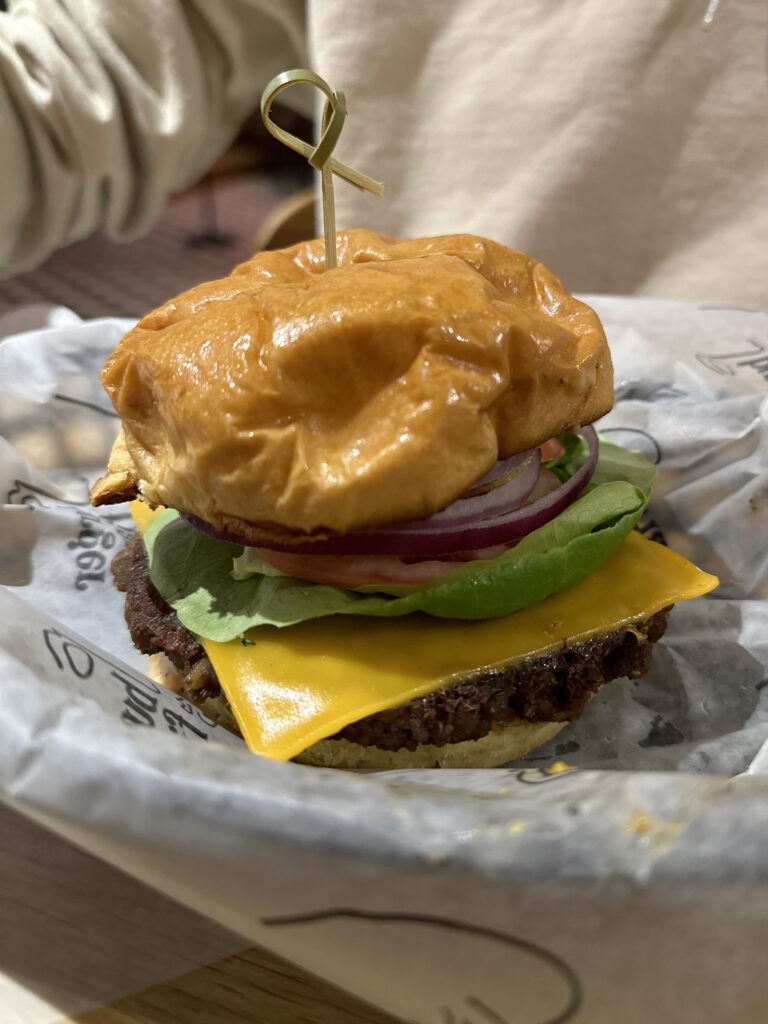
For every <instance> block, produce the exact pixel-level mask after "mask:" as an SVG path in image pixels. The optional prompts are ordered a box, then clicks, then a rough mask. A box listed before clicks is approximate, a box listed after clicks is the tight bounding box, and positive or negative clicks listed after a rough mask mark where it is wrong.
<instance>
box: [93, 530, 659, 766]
mask: <svg viewBox="0 0 768 1024" xmlns="http://www.w3.org/2000/svg"><path fill="white" fill-rule="evenodd" d="M112 572H113V574H114V577H115V583H116V585H117V587H118V589H119V590H122V591H124V592H125V595H126V600H125V618H126V622H127V623H128V629H129V630H130V633H131V637H132V638H133V642H134V644H135V645H136V647H137V648H138V649H139V650H140V651H141V652H142V653H143V654H156V653H157V652H159V651H162V652H163V653H165V654H166V655H167V657H168V658H169V659H170V660H171V662H172V663H173V665H174V667H175V668H176V669H177V670H178V672H179V674H180V676H181V679H182V682H183V688H184V694H185V696H186V697H187V698H188V699H189V700H191V701H192V702H194V703H198V704H200V703H202V702H203V701H205V700H206V699H209V698H217V697H220V696H222V693H221V687H220V685H219V681H218V679H217V678H216V673H215V672H214V670H213V666H212V665H211V663H210V661H209V660H208V657H207V656H206V653H205V651H204V649H203V647H202V646H201V644H200V643H198V641H197V638H196V637H195V636H194V635H193V634H192V633H190V632H189V630H188V629H186V627H185V626H183V625H182V624H181V622H179V620H178V618H177V617H176V614H175V612H174V611H173V610H172V609H171V608H170V607H169V606H168V605H167V604H166V603H165V601H164V600H163V598H162V597H161V596H160V594H159V593H158V592H157V590H155V588H154V586H153V585H152V582H151V580H150V578H149V570H148V565H147V557H146V554H145V551H144V545H143V544H142V541H141V537H140V536H139V535H138V534H137V535H136V536H134V537H132V538H131V540H130V541H129V542H128V544H127V546H126V547H125V548H124V550H123V551H121V552H120V553H119V554H118V555H116V556H115V558H114V560H113V562H112ZM668 613H669V608H665V609H663V610H662V611H660V612H657V613H656V614H655V615H652V616H651V617H650V618H649V619H646V620H644V621H642V622H637V623H634V624H633V625H631V626H626V627H623V628H622V629H618V630H616V631H614V632H613V633H607V634H604V635H601V636H596V637H593V638H591V639H588V640H582V641H579V642H577V643H572V644H570V643H567V642H565V643H563V644H562V645H561V646H560V647H558V648H556V649H555V650H553V651H549V652H547V653H546V654H540V655H537V656H535V657H531V658H527V659H525V660H524V661H521V662H518V663H516V664H513V665H503V666H501V667H499V668H487V669H479V670H478V671H477V672H474V673H472V674H471V675H467V676H465V677H463V678H462V679H461V681H460V682H455V683H453V684H452V685H451V686H449V687H448V688H446V689H444V690H438V691H436V692H435V693H430V694H428V695H427V696H425V697H418V698H416V699H415V700H411V701H408V703H407V704H402V705H401V706H400V707H397V708H392V709H391V710H389V711H379V712H377V713H376V714H374V715H369V716H368V717H367V718H362V719H360V721H359V722H353V723H352V724H351V725H348V726H346V727H345V728H344V729H342V730H341V731H340V732H338V733H336V735H335V736H333V737H329V738H331V739H345V740H349V741H350V742H352V743H360V744H362V745H373V746H376V747H380V748H382V749H384V750H400V749H401V748H403V747H404V748H405V749H406V750H415V748H416V747H417V746H418V745H419V744H421V743H433V744H435V745H437V746H441V745H443V744H445V743H460V742H462V741H463V740H476V739H480V738H481V737H482V736H485V735H486V734H487V733H488V732H490V730H491V728H492V726H493V725H494V724H505V723H509V722H512V721H515V720H521V719H522V720H524V721H528V722H565V721H570V720H572V719H574V718H578V716H579V715H580V714H581V711H582V709H583V708H584V705H585V704H586V702H587V700H588V699H589V698H590V697H591V696H592V694H594V693H596V692H597V690H598V689H599V688H600V687H601V686H602V685H603V683H607V682H610V680H612V679H618V678H620V677H622V676H630V677H633V678H637V677H638V676H642V675H645V673H646V672H648V670H649V669H650V667H651V660H652V649H653V644H654V643H655V642H656V641H657V640H658V639H659V637H661V636H662V634H663V633H664V630H665V629H666V627H667V615H668Z"/></svg>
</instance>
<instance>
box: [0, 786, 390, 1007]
mask: <svg viewBox="0 0 768 1024" xmlns="http://www.w3.org/2000/svg"><path fill="white" fill-rule="evenodd" d="M0 1021H1V1022H2V1024H272V1022H275V1024H278V1022H279V1024H354V1022H359V1024H396V1022H395V1021H394V1018H392V1017H390V1016H388V1015H386V1014H383V1013H381V1012H379V1011H378V1010H376V1009H374V1008H372V1007H369V1006H367V1005H366V1004H364V1003H361V1002H360V1001H359V1000H357V999H356V998H354V997H353V996H350V995H347V994H346V993H344V992H342V991H340V990H339V989H337V988H335V987H334V986H332V985H329V984H326V983H325V982H323V981H321V980H319V979H317V978H314V977H312V976H310V975H308V974H307V973H306V972H304V971H302V970H301V969H300V968H297V967H295V966H293V965H292V964H289V963H288V962H286V961H285V960H282V959H280V958H278V957H276V956H274V955H273V954H271V953H269V952H267V951H266V950H262V949H256V948H253V947H252V946H251V944H250V943H249V942H248V940H247V939H244V938H243V937H242V936H240V935H236V934H234V933H232V932H230V931H228V930H226V929H224V928H222V927H220V926H219V925H217V924H215V923H214V922H213V921H210V920H209V919H207V918H204V917H202V916H200V915H199V914H196V913H194V912H192V911H190V910H187V909H186V908H184V907H181V906H179V905H178V904H176V903H174V902H173V901H171V900H169V899H166V898H165V897H164V896H161V895H159V894H158V893H156V892H155V891H154V890H152V889H149V888H148V887H146V886H144V885H142V884H141V883H139V882H137V881H135V880H134V879H133V878H130V877H129V876H127V875H124V874H123V873H122V872H120V871H117V870H116V869H114V868H112V867H110V866H109V865H107V864H104V863H103V862H101V861H99V860H96V859H95V858H93V857H91V856H90V855H88V854H86V853H84V852H82V851H81V850H79V849H77V848H75V847H74V846H72V845H71V844H70V843H68V842H66V841H64V840H62V839H60V838H59V837H58V836H55V835H53V834H52V833H50V832H48V831H47V830H45V829H43V828H41V827H40V826H38V825H36V824H34V823H33V822H31V821H29V820H28V819H26V818H24V817H22V816H20V815H18V814H17V813H15V812H13V811H11V810H9V809H7V808H5V807H3V806H2V805H0Z"/></svg>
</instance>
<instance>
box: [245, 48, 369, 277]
mask: <svg viewBox="0 0 768 1024" xmlns="http://www.w3.org/2000/svg"><path fill="white" fill-rule="evenodd" d="M298 84H305V85H313V86H315V88H317V89H320V91H321V92H322V93H323V94H324V96H325V106H324V108H323V117H322V122H321V131H320V141H319V142H318V144H317V145H316V146H312V145H310V143H308V142H305V141H304V140H303V139H300V138H298V137H297V136H296V135H291V133H290V132H287V131H285V129H283V128H280V127H279V125H276V124H275V122H274V121H273V120H272V118H271V117H270V116H269V111H270V108H271V106H272V103H273V101H274V100H275V98H276V97H277V96H279V95H280V93H281V92H283V91H284V90H285V89H289V88H290V87H291V86H292V85H298ZM346 116H347V101H346V99H345V97H344V93H343V92H340V91H338V90H334V89H331V87H330V85H328V83H327V82H326V81H325V79H323V78H321V77H320V76H319V75H316V74H315V72H314V71H308V70H307V69H306V68H296V69H294V70H293V71H283V72H282V74H280V75H276V76H275V78H273V79H272V81H271V82H270V83H269V84H268V85H267V87H266V89H265V90H264V92H263V93H262V96H261V117H262V120H263V121H264V127H265V128H266V129H267V131H268V132H269V133H270V135H273V136H274V137H275V138H276V139H277V140H278V141H279V142H282V143H283V144H284V145H285V146H288V147H289V148H290V149H292V150H294V152H296V153H299V154H301V156H305V157H306V158H307V160H308V161H309V163H310V166H312V167H314V168H316V169H317V170H319V171H320V181H321V195H322V201H323V235H324V238H325V269H326V270H333V268H334V267H335V266H336V265H337V260H336V210H335V203H334V196H333V175H334V174H337V175H338V176H339V177H340V178H343V179H344V181H347V182H349V184H350V185H354V186H355V188H359V189H360V190H361V191H365V192H371V193H373V195H375V196H381V195H383V194H384V185H383V184H382V183H381V182H380V181H376V180H375V178H370V177H369V176H368V175H367V174H363V173H362V172H361V171H356V170H355V169H354V167H349V166H348V165H347V164H344V163H342V162H341V161H340V160H336V159H335V158H334V157H333V156H332V155H331V154H332V153H333V150H334V147H335V146H336V143H337V142H338V141H339V136H340V135H341V129H342V128H343V127H344V121H345V119H346Z"/></svg>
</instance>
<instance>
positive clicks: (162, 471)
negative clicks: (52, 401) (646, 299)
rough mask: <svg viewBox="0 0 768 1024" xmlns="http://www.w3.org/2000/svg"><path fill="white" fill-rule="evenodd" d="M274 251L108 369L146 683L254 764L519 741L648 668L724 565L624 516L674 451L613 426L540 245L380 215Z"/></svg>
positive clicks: (588, 350)
mask: <svg viewBox="0 0 768 1024" xmlns="http://www.w3.org/2000/svg"><path fill="white" fill-rule="evenodd" d="M337 246H338V267H337V268H335V269H333V270H326V269H325V262H324V246H323V241H322V240H315V241H310V242H306V243H302V244H300V245H297V246H294V247H292V248H289V249H286V250H282V251H278V252H265V253H260V254H258V255H257V256H255V257H254V258H252V259H251V260H249V261H248V262H246V263H243V264H242V265H240V266H238V267H237V268H236V269H235V270H234V271H233V272H232V273H231V274H230V276H229V277H227V278H224V279H222V280H219V281H214V282H212V283H208V284H204V285H201V286H199V287H196V288H193V289H192V290H190V291H188V292H186V293H184V294H183V295H181V296H179V297H178V298H176V299H173V300H172V301H170V302H167V303H166V304H165V305H163V306H161V307H160V308H159V309H157V310H155V311H154V312H152V313H150V314H149V315H148V316H145V317H144V318H143V319H142V320H141V321H140V322H139V323H138V324H137V326H136V327H134V328H133V329H132V330H131V331H129V332H128V333H127V334H126V335H125V337H124V338H123V339H122V341H121V342H120V343H119V344H118V346H117V348H116V349H115V350H114V352H113V353H112V354H111V356H110V357H109V359H108V360H107V363H106V365H105V367H104V370H103V372H102V381H103V384H104V387H105V388H106V390H107V392H108V394H109V396H110V398H111V400H112V402H113V404H114V406H115V409H116V410H117V412H118V414H119V415H120V417H121V419H122V430H121V432H120V435H119V437H118V439H117V441H116V443H115V446H114V448H113V451H112V454H111V456H110V460H109V464H108V467H107V473H106V475H105V476H103V477H102V478H101V479H99V480H98V481H97V482H96V483H95V485H94V487H93V489H92V496H91V497H92V502H93V504H94V505H103V504H110V503H115V502H124V501H130V502H131V503H132V504H131V511H132V515H133V518H134V521H135V523H136V526H137V534H136V536H135V537H134V538H133V539H132V540H131V541H130V542H129V544H128V545H127V547H126V549H125V550H124V551H123V552H121V553H120V554H119V555H118V556H117V558H116V559H115V561H114V564H113V572H114V576H115V580H116V583H117V586H118V587H119V588H120V589H121V590H123V591H125V594H126V605H125V612H126V620H127V624H128V627H129V629H130V632H131V635H132V637H133V640H134V642H135V644H136V646H137V647H138V648H139V650H141V651H142V652H144V653H146V654H149V655H151V657H152V674H153V675H154V677H155V678H156V679H158V680H159V681H161V682H163V683H164V684H165V685H167V686H170V687H171V688H173V689H174V690H176V691H177V692H180V693H182V694H184V696H186V697H187V698H188V699H189V700H191V701H193V702H194V703H195V704H196V705H198V706H199V707H200V708H202V709H203V710H204V711H205V712H206V713H207V714H208V715H210V717H212V718H214V719H215V720H217V721H219V722H220V723H222V724H224V725H226V726H227V727H228V728H230V729H232V730H234V731H237V732H240V733H241V734H242V735H243V737H244V738H245V740H246V742H247V743H248V745H249V747H250V748H251V749H252V750H254V751H255V752H257V753H260V754H263V755H265V756H268V757H273V758H278V759H283V760H287V759H296V760H299V761H303V762H306V763H311V764H319V765H328V766H337V767H347V768H399V767H432V766H440V767H478V766H490V765H498V764H502V763H505V762H508V761H510V760H512V759H514V758H517V757H520V756H522V755H523V754H525V753H526V752H528V751H529V750H531V749H532V748H534V747H536V746H538V745H540V744H542V743H544V742H545V741H547V740H548V739H550V738H551V737H552V736H554V735H555V733H556V732H557V731H558V730H559V729H561V728H562V726H563V725H564V724H565V723H567V722H569V721H571V720H572V719H574V718H576V717H577V716H578V715H579V714H580V713H581V711H582V710H583V708H584V706H585V705H586V703H587V701H588V700H589V699H590V697H591V696H593V695H594V693H596V692H597V690H598V689H599V688H600V686H602V685H603V684H604V683H606V682H608V681H609V680H612V679H615V678H619V677H623V676H629V677H637V676H640V675H642V674H644V673H645V672H647V671H648V669H649V667H650V663H651V656H652V648H653V644H654V643H655V642H656V641H657V640H658V639H659V637H660V636H661V635H662V634H663V632H664V629H665V626H666V621H667V614H668V610H669V608H670V606H671V605H673V604H674V603H676V602H677V601H680V600H685V599H688V598H692V597H696V596H698V595H700V594H703V593H706V592H707V591H708V590H711V589H712V588H713V587H714V586H715V585H716V582H717V581H716V580H715V579H714V577H711V576H709V575H707V574H706V573H702V572H700V571H699V570H698V569H696V567H695V566H693V565H691V564H690V563H689V562H687V561H685V560H684V559H682V558H680V557H679V556H677V555H675V554H674V553H672V552H671V551H669V550H668V549H667V548H665V547H663V546H661V545H658V544H655V543H652V542H651V541H648V540H646V539H644V538H643V537H642V536H641V535H640V534H639V533H638V532H637V531H636V530H634V529H633V528H634V527H635V526H636V524H637V523H638V521H639V519H640V517H641V515H642V513H643V511H644V509H645V507H646V505H647V502H648V500H649V497H650V491H651V484H652V481H653V476H654V468H653V467H652V466H651V465H650V464H649V463H648V462H647V461H646V460H645V459H644V458H643V456H642V455H640V454H639V453H637V452H627V451H624V450H622V449H620V448H618V447H616V446H614V445H611V444H610V443H608V442H607V441H605V440H603V439H600V438H599V437H598V435H597V434H596V432H595V430H594V428H593V427H592V426H591V424H592V423H593V422H594V421H595V420H597V419H598V418H599V417H601V416H603V415H604V414H605V413H607V412H608V411H609V410H610V408H611V406H612V404H613V371H612V365H611V357H610V352H609V350H608V345H607V343H606V338H605V334H604V331H603V328H602V326H601V324H600V321H599V319H598V317H597V315H596V314H595V313H594V311H593V310H592V309H590V308H589V307H588V306H587V305H585V304H584V303H583V302H580V301H578V300H577V299H576V298H574V297H573V296H571V295H570V294H569V293H568V292H567V291H566V290H565V288H564V287H563V285H562V284H561V283H560V281H559V280H558V279H557V278H556V277H555V276H554V275H553V274H552V273H551V272H550V271H548V270H547V269H546V268H545V267H544V266H543V265H542V264H541V263H539V262H537V261H536V260H534V259H532V258H531V257H530V256H527V255H524V254H522V253H518V252H514V251H512V250H510V249H508V248H506V247H504V246H502V245H499V244H497V243H494V242H492V241H489V240H487V239H483V238H479V237H476V236H472V235H449V236H443V237H437V238H422V239H414V240H408V241H395V240H393V239H391V238H388V237H385V236H383V235H380V234H376V233H373V232H370V231H363V230H359V231H350V232H348V233H340V234H339V235H338V237H337Z"/></svg>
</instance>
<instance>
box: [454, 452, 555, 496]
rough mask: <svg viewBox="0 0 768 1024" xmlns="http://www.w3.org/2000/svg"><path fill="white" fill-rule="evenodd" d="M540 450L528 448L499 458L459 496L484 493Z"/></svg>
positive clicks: (496, 485)
mask: <svg viewBox="0 0 768 1024" xmlns="http://www.w3.org/2000/svg"><path fill="white" fill-rule="evenodd" d="M537 451H538V452H539V457H541V452H540V451H539V449H538V448H529V449H528V451H527V452H518V454H517V455H510V457H509V458H508V459H499V460H498V462H494V464H493V465H492V466H491V468H490V469H489V470H488V472H487V473H486V474H485V476H481V477H480V479H479V480H476V481H475V482H474V483H473V484H472V486H471V487H468V488H467V489H466V491H465V492H464V494H462V495H461V498H472V497H474V496H475V495H476V494H486V493H487V492H488V491H490V490H491V489H492V488H493V487H498V486H499V484H498V481H499V480H501V478H502V477H504V476H506V475H507V474H509V473H511V472H512V471H513V470H514V469H517V467H518V466H522V465H523V463H524V462H525V461H526V459H528V457H529V456H530V455H533V454H534V452H537Z"/></svg>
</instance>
